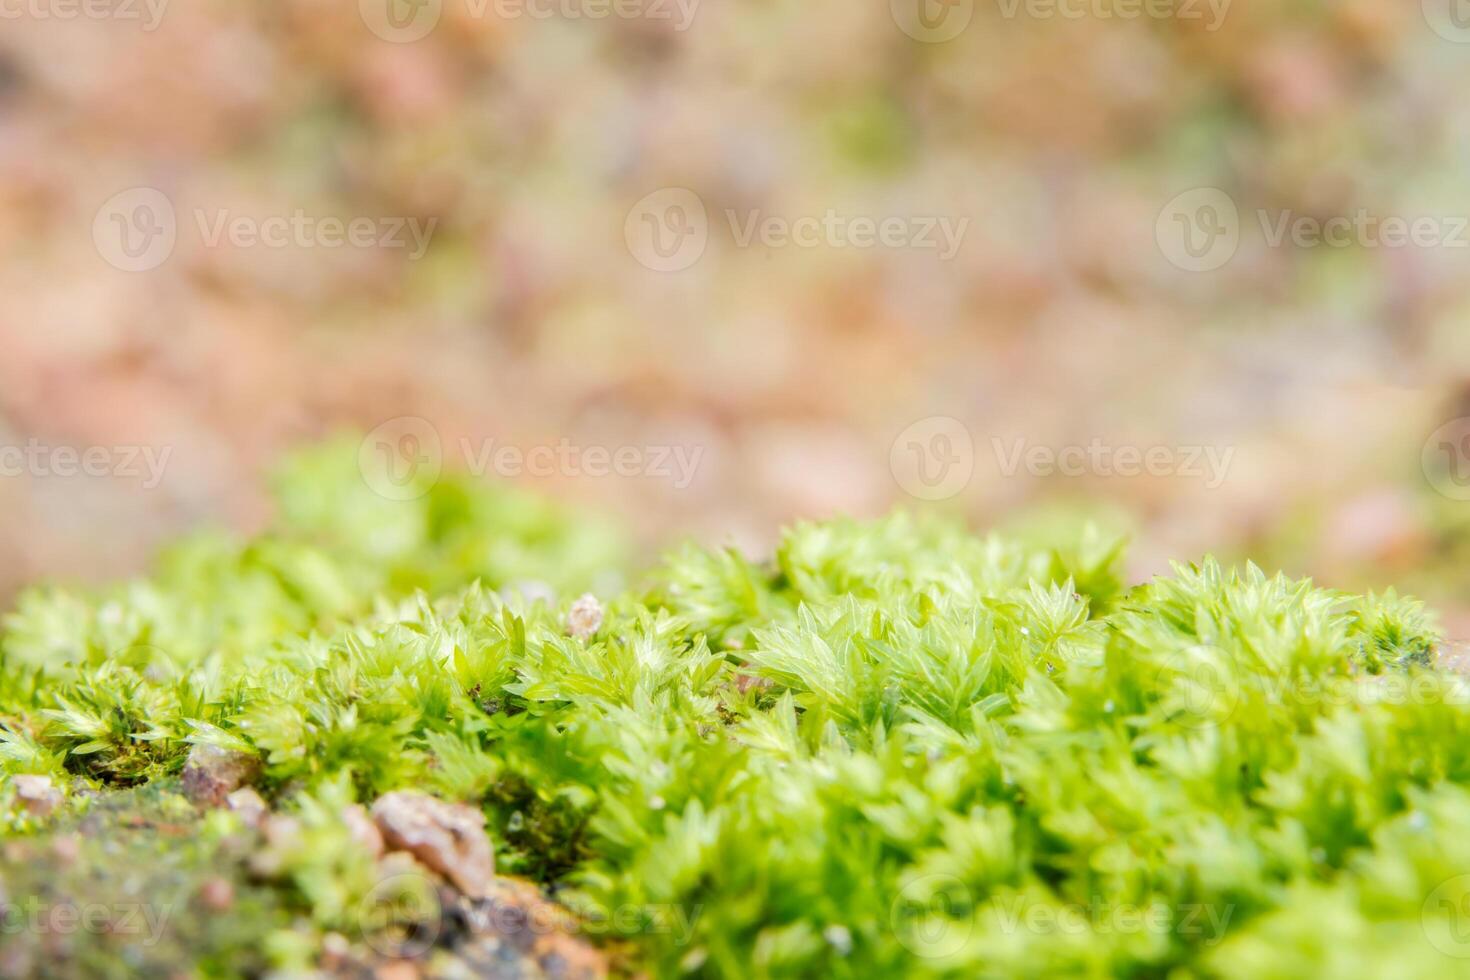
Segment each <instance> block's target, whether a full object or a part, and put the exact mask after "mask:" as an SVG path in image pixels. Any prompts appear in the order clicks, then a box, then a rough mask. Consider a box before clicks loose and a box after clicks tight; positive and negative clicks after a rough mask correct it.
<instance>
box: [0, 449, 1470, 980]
mask: <svg viewBox="0 0 1470 980" xmlns="http://www.w3.org/2000/svg"><path fill="white" fill-rule="evenodd" d="M292 474H293V475H292V477H291V478H290V479H288V480H287V481H286V483H285V484H284V488H283V494H284V498H283V507H282V512H283V514H284V517H283V521H282V526H281V527H280V528H279V529H277V530H276V531H275V532H273V533H272V534H270V535H268V536H266V537H264V538H262V539H260V540H257V541H254V542H250V543H245V544H234V543H226V542H221V541H218V540H204V541H196V542H193V543H189V544H186V545H185V546H183V547H182V548H181V549H180V550H178V551H177V552H175V553H174V554H173V555H171V556H170V557H169V558H167V559H166V560H165V561H164V563H163V567H162V569H161V570H160V572H159V574H158V575H157V576H155V577H154V578H152V579H150V580H148V581H146V582H140V583H135V584H132V585H129V586H126V587H123V588H120V589H116V590H108V591H106V592H104V593H103V594H101V595H95V596H94V595H84V594H79V593H73V592H56V591H40V592H35V593H32V594H30V595H27V596H25V597H24V598H23V599H22V600H21V601H20V603H19V605H18V609H17V611H16V612H15V613H14V614H13V615H12V616H11V617H10V620H9V622H8V626H7V631H6V633H5V637H4V661H3V664H0V725H3V731H0V765H3V766H4V769H5V771H6V772H7V773H10V774H18V773H39V774H46V775H49V776H51V777H52V778H53V779H54V781H55V782H56V783H57V784H58V785H65V786H68V787H70V792H71V793H72V794H73V800H72V802H71V803H70V804H69V807H70V808H72V809H74V810H75V809H84V808H85V807H87V806H95V805H97V804H96V801H95V800H93V801H92V802H90V803H89V802H88V801H87V799H85V797H88V796H92V795H94V794H95V793H101V798H104V799H105V798H106V797H107V795H108V794H110V793H114V792H121V791H123V790H121V789H120V788H122V787H127V786H137V785H145V786H146V785H150V784H152V783H155V782H157V781H159V780H165V779H168V778H170V776H171V774H172V773H174V772H176V771H177V770H178V769H179V768H180V767H181V766H182V764H183V760H184V757H185V755H186V754H187V752H188V750H189V747H190V744H191V743H210V744H216V745H220V746H223V747H227V748H231V749H236V750H239V751H243V752H248V753H250V754H252V755H254V756H257V757H259V759H260V760H261V762H262V775H261V778H260V782H259V787H258V788H259V789H260V790H261V791H262V792H263V793H264V794H265V795H266V796H267V797H268V798H270V799H271V800H272V801H274V803H275V805H277V806H280V807H282V808H285V809H289V810H292V811H295V812H297V813H298V815H299V816H300V818H301V822H302V825H303V827H304V828H305V830H306V831H307V832H309V834H310V835H311V840H310V846H308V847H302V848H298V849H297V850H296V851H295V852H293V853H291V854H289V855H287V856H286V857H285V858H284V859H283V863H282V867H281V870H280V873H279V874H278V875H277V876H276V878H275V879H274V880H275V883H274V884H273V885H272V886H271V889H272V891H271V892H270V894H271V895H272V896H273V900H274V901H276V902H278V903H279V904H280V906H281V908H283V909H286V910H288V911H290V910H294V915H295V917H294V918H290V919H286V918H282V916H280V915H277V916H275V917H274V918H270V917H266V918H267V919H268V922H269V929H270V934H269V935H268V936H264V937H262V942H260V943H259V944H258V945H257V948H258V949H259V950H261V951H262V952H263V953H264V955H266V956H267V957H268V958H269V959H271V960H272V961H273V962H274V963H275V964H276V965H277V966H281V967H287V968H304V967H309V966H311V965H313V964H314V962H315V958H316V957H318V956H319V950H318V948H317V946H316V945H315V944H316V943H317V941H318V939H319V937H320V935H321V933H323V932H325V931H331V930H338V931H344V932H350V931H351V929H352V928H353V927H354V913H353V910H354V909H355V908H357V907H358V903H360V901H361V900H362V899H363V897H364V893H365V892H367V891H370V890H371V889H372V888H373V887H374V879H373V876H372V874H371V868H370V866H369V865H368V864H365V863H364V861H363V860H361V859H360V858H359V857H357V856H355V855H354V853H353V851H352V847H351V842H350V834H349V832H348V831H347V830H346V829H345V828H344V827H342V826H341V825H340V823H339V822H337V821H334V819H333V818H332V814H334V813H336V812H338V809H337V808H340V807H341V806H342V805H345V803H347V802H349V801H350V800H351V799H352V798H356V799H359V800H362V801H369V802H370V801H371V799H372V798H374V797H375V796H376V795H378V794H380V793H382V792H385V791H388V790H391V789H395V788H402V787H412V788H419V789H424V788H428V789H430V790H432V791H433V792H436V793H438V794H440V795H442V796H443V797H445V798H447V799H452V800H459V801H465V802H469V803H472V804H476V805H479V806H481V807H482V808H483V809H484V810H485V812H486V815H487V817H488V823H489V827H490V830H491V836H492V837H493V838H494V840H495V842H496V846H497V850H498V852H499V853H498V855H497V860H498V863H499V866H500V868H501V869H502V870H503V871H509V872H514V873H519V874H524V875H528V876H531V877H534V878H535V879H537V880H538V881H539V882H540V883H541V884H542V885H543V886H545V887H546V888H547V889H549V890H551V891H552V892H554V893H555V894H556V896H557V897H558V899H559V900H560V901H562V902H563V903H565V904H566V905H567V906H568V907H569V908H571V909H573V910H574V911H576V912H577V913H578V915H579V916H580V917H581V918H580V923H581V924H580V928H581V929H582V930H583V931H584V932H585V934H586V935H587V936H589V937H591V938H593V939H595V940H596V941H598V942H601V943H605V944H607V945H608V946H609V948H613V949H616V950H617V951H618V954H617V956H616V957H615V959H614V962H615V963H617V964H619V966H620V968H623V969H626V970H628V971H630V972H643V973H647V974H649V975H653V976H680V975H691V976H707V977H727V976H728V977H778V976H779V977H787V976H793V977H794V976H832V977H851V978H867V977H896V976H914V977H921V976H954V977H975V976H997V977H1012V976H1014V977H1023V976H1026V977H1029V976H1050V975H1063V976H1066V975H1075V976H1098V977H1101V976H1130V977H1163V976H1173V977H1191V976H1195V977H1242V978H1246V977H1249V978H1252V980H1259V978H1262V977H1277V976H1280V977H1297V976H1315V975H1328V974H1330V975H1333V976H1338V977H1342V976H1365V977H1366V976H1388V975H1392V976H1396V977H1438V976H1456V975H1460V973H1461V970H1462V969H1464V968H1465V964H1466V963H1467V962H1470V960H1467V959H1465V957H1470V912H1467V910H1470V752H1466V751H1465V747H1466V746H1467V745H1470V688H1467V685H1466V683H1465V682H1464V681H1463V680H1462V679H1461V678H1459V677H1458V676H1456V675H1454V674H1452V673H1449V672H1446V671H1443V670H1440V669H1439V668H1438V667H1437V666H1436V664H1437V661H1438V657H1437V652H1438V651H1437V643H1438V637H1437V636H1436V634H1435V632H1434V630H1433V628H1432V626H1431V625H1430V623H1429V620H1428V618H1427V616H1426V614H1425V612H1424V611H1423V609H1422V608H1421V607H1420V606H1419V604H1417V603H1415V602H1413V601H1411V600H1408V599H1405V598H1401V597H1399V596H1396V595H1393V594H1388V595H1380V596H1366V597H1360V596H1353V595H1345V594H1340V593H1334V592H1330V591H1327V590H1323V589H1319V588H1315V587H1313V586H1312V585H1311V584H1310V583H1308V582H1300V581H1292V580H1289V579H1286V578H1283V577H1280V576H1278V577H1270V576H1267V575H1266V574H1263V573H1262V572H1261V571H1259V570H1258V569H1256V568H1253V567H1246V568H1245V569H1243V570H1240V571H1231V570H1227V569H1225V568H1222V567H1220V566H1219V565H1217V564H1216V563H1214V562H1211V561H1208V560H1207V561H1205V562H1203V563H1201V564H1198V565H1180V566H1178V567H1176V569H1175V572H1174V574H1173V575H1172V576H1169V577H1166V578H1161V579H1158V580H1155V581H1153V582H1151V583H1149V584H1146V585H1140V586H1136V587H1133V588H1126V587H1125V585H1124V583H1123V582H1122V581H1121V579H1120V577H1119V574H1118V572H1117V566H1118V562H1119V556H1120V554H1121V550H1122V548H1121V544H1120V542H1119V541H1117V540H1116V539H1114V538H1111V537H1109V536H1107V535H1105V534H1102V533H1100V532H1097V531H1095V530H1077V531H1075V532H1072V533H1069V534H1067V535H1066V536H1065V537H1063V538H1061V539H1059V540H1050V541H1048V540H1042V539H1041V538H1039V537H1038V536H1036V535H1023V536H1021V537H1016V538H1004V537H975V536H972V535H971V534H969V533H967V532H966V531H965V530H964V529H963V528H960V527H957V526H954V525H951V524H949V523H946V522H943V521H937V520H926V519H919V518H914V517H911V516H907V515H904V514H897V515H895V516H892V517H890V518H887V519H885V520H881V521H877V522H872V523H858V522H851V521H833V522H829V523H822V524H802V525H798V526H796V527H793V528H791V529H790V530H788V531H787V532H786V533H785V535H784V537H783V538H782V541H781V543H780V546H779V548H778V549H777V552H776V555H775V557H774V559H773V560H772V561H770V562H768V563H753V562H751V561H749V560H747V559H746V558H744V557H742V556H740V555H738V554H736V553H734V552H731V551H720V550H714V551H710V550H703V549H698V548H692V547H691V548H687V549H684V550H682V551H678V552H676V553H674V554H673V555H671V556H670V557H669V558H667V559H666V560H665V561H664V563H663V564H662V565H661V566H660V567H659V568H658V569H657V570H656V571H655V572H654V573H652V574H651V575H649V576H647V577H646V578H645V579H643V580H642V584H641V585H637V586H635V587H634V588H632V589H631V590H626V591H620V592H615V591H614V590H615V589H618V588H619V587H618V586H617V585H609V584H608V583H609V581H615V580H606V579H604V580H600V581H599V580H598V578H597V575H598V574H599V573H600V572H601V571H602V570H603V569H605V568H607V567H609V566H610V565H611V564H613V563H615V562H616V561H617V560H618V559H617V548H616V544H615V539H613V538H612V537H610V536H609V535H608V534H607V533H606V532H604V531H603V530H601V529H599V528H597V527H595V526H591V525H587V524H585V523H583V522H581V521H580V520H577V519H573V518H570V517H568V516H566V515H563V514H560V513H558V512H556V511H555V510H553V509H551V508H549V507H548V506H546V505H544V504H539V503H536V502H534V501H528V500H525V499H523V498H520V497H517V496H507V495H505V494H504V493H503V492H501V491H490V490H482V489H475V488H472V487H468V486H465V485H462V484H457V483H454V482H452V481H451V482H447V483H444V484H441V485H440V486H439V487H436V488H435V489H434V490H433V492H431V493H430V494H429V495H428V496H426V497H425V498H423V499H420V500H417V501H412V502H406V503H395V502H388V501H382V500H379V499H377V498H375V497H373V496H372V495H371V493H370V492H369V491H367V490H366V488H365V487H363V486H362V485H361V484H360V483H359V482H357V481H356V480H355V473H354V472H353V468H352V465H351V460H350V459H347V458H345V457H344V456H343V455H342V454H340V453H335V452H328V453H326V454H323V455H320V456H313V457H308V458H306V459H303V460H302V461H300V462H298V463H297V464H295V466H294V468H293V470H292ZM532 582H535V583H538V584H537V585H536V586H535V587H534V588H530V587H528V586H527V583H532ZM587 587H595V588H596V589H597V591H598V592H599V594H600V595H601V596H602V598H603V601H604V604H605V605H606V615H605V618H604V620H603V622H602V624H601V626H600V628H599V629H597V630H596V632H595V633H594V634H593V635H591V636H590V637H580V636H574V635H569V633H568V630H567V629H566V622H565V616H566V612H567V610H568V608H569V606H570V605H571V602H572V600H573V599H574V598H575V597H576V595H577V594H578V593H579V592H580V591H581V590H583V589H584V588H587ZM12 795H13V793H12V789H11V787H10V786H8V785H7V786H6V787H4V788H0V808H5V807H6V801H7V800H9V799H10V796H12ZM6 812H7V813H9V815H8V816H6V817H5V818H4V819H5V820H6V821H8V823H7V824H6V826H7V827H8V831H7V832H8V833H9V834H10V835H11V836H12V837H14V838H15V839H17V840H19V839H23V838H25V837H26V835H29V834H32V833H34V832H36V831H37V830H38V829H44V828H38V821H36V820H34V819H33V818H29V817H26V816H23V815H20V811H19V810H18V809H15V808H9V809H6ZM41 823H44V822H41ZM13 890H14V889H13V888H12V891H13ZM14 898H15V896H14V895H13V894H12V895H11V898H10V900H11V901H14ZM272 907H274V906H272ZM283 914H284V913H283ZM199 969H200V970H201V971H202V972H209V973H214V972H229V968H228V967H224V966H221V963H220V961H219V960H218V958H214V957H213V954H212V952H208V951H206V952H205V953H201V956H200V963H199Z"/></svg>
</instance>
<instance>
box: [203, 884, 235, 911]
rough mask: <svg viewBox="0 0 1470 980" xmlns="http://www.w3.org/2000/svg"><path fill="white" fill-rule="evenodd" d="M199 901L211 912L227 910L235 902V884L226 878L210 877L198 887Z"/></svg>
mask: <svg viewBox="0 0 1470 980" xmlns="http://www.w3.org/2000/svg"><path fill="white" fill-rule="evenodd" d="M199 901H200V902H201V903H202V904H203V905H204V907H205V908H207V909H209V910H210V911H211V912H228V911H229V910H230V909H231V908H232V907H234V904H235V886H234V885H232V884H230V882H229V879H227V878H220V877H218V876H216V877H213V878H210V879H208V880H206V881H205V882H204V884H203V885H201V886H200V887H199Z"/></svg>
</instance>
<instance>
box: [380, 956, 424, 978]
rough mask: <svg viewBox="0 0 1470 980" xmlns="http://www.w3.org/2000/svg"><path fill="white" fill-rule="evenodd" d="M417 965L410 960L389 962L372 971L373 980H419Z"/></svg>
mask: <svg viewBox="0 0 1470 980" xmlns="http://www.w3.org/2000/svg"><path fill="white" fill-rule="evenodd" d="M420 976H422V974H420V973H419V968H418V966H417V964H415V963H413V962H412V961H411V960H389V961H388V962H386V963H380V964H379V965H378V967H377V969H375V970H373V980H419V977H420Z"/></svg>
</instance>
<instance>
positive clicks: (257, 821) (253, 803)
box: [225, 786, 270, 827]
mask: <svg viewBox="0 0 1470 980" xmlns="http://www.w3.org/2000/svg"><path fill="white" fill-rule="evenodd" d="M225 806H227V807H228V808H229V809H230V810H231V812H233V813H237V814H239V816H240V819H241V820H243V821H244V822H245V825H246V826H247V827H259V826H260V825H261V823H263V822H264V821H265V818H266V815H267V814H269V813H270V807H269V806H267V805H266V802H265V800H263V799H261V796H260V794H259V793H257V792H256V791H255V790H253V789H251V788H250V787H249V786H245V787H242V788H241V789H237V790H235V791H234V792H233V793H230V794H229V795H228V796H226V797H225Z"/></svg>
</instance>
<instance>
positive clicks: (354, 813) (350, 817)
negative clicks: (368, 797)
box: [342, 803, 383, 858]
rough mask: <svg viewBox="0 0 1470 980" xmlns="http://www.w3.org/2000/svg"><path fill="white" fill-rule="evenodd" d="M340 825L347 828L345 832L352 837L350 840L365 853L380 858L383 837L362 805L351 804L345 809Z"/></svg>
mask: <svg viewBox="0 0 1470 980" xmlns="http://www.w3.org/2000/svg"><path fill="white" fill-rule="evenodd" d="M342 823H343V824H345V825H346V826H347V832H348V833H349V834H351V835H352V839H353V840H355V841H357V842H358V843H359V844H361V845H362V846H363V849H364V850H365V851H367V852H368V853H369V854H371V855H372V856H373V857H375V858H377V857H382V855H383V835H382V833H381V832H379V830H378V825H377V824H375V823H373V818H372V817H370V816H368V812H367V810H365V809H363V807H362V804H360V803H353V804H352V805H351V806H348V807H345V808H344V809H343V810H342Z"/></svg>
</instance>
